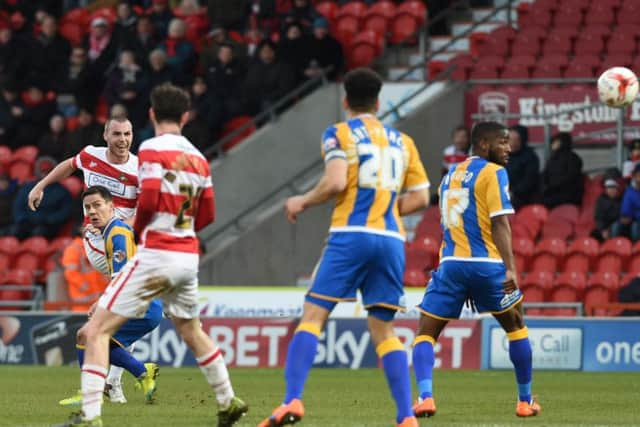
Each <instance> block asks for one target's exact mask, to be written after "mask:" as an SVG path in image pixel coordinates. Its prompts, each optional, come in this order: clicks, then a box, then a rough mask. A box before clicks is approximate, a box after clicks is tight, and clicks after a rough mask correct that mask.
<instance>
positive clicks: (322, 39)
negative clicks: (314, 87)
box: [305, 17, 344, 80]
mask: <svg viewBox="0 0 640 427" xmlns="http://www.w3.org/2000/svg"><path fill="white" fill-rule="evenodd" d="M309 53H310V55H309V65H308V67H307V68H306V70H305V75H306V76H307V77H308V78H313V77H315V76H316V75H318V74H319V72H320V69H322V68H327V67H331V70H330V71H329V73H328V75H327V77H329V79H330V80H336V79H337V78H338V76H339V75H340V73H341V72H342V68H343V66H344V55H343V53H342V46H341V45H340V43H339V42H338V40H336V39H335V38H334V37H333V36H332V35H331V34H329V22H328V21H327V20H326V19H325V18H324V17H318V18H316V19H315V20H314V21H313V37H311V41H310V42H309Z"/></svg>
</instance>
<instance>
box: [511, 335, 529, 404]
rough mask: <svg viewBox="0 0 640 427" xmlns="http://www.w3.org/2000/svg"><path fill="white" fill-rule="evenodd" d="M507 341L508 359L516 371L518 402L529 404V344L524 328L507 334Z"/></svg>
mask: <svg viewBox="0 0 640 427" xmlns="http://www.w3.org/2000/svg"><path fill="white" fill-rule="evenodd" d="M507 338H508V339H509V358H510V359H511V363H513V367H514V369H515V371H516V381H517V382H518V400H520V401H522V402H531V370H532V366H531V365H532V363H533V362H532V359H531V343H530V342H529V331H528V329H527V328H526V327H524V328H522V329H519V330H517V331H513V332H509V333H508V334H507Z"/></svg>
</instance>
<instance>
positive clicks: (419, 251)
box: [407, 237, 440, 270]
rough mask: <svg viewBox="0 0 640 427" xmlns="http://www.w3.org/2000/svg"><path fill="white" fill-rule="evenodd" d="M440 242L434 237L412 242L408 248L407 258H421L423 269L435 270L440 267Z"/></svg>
mask: <svg viewBox="0 0 640 427" xmlns="http://www.w3.org/2000/svg"><path fill="white" fill-rule="evenodd" d="M439 252H440V241H439V240H436V239H434V238H432V237H423V238H418V239H416V240H414V241H413V242H411V244H410V245H409V246H408V248H407V254H408V255H407V256H409V254H411V256H415V257H419V258H418V259H419V260H420V267H421V268H422V269H429V270H431V269H433V268H435V267H436V266H437V265H438V254H439Z"/></svg>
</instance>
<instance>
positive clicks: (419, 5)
mask: <svg viewBox="0 0 640 427" xmlns="http://www.w3.org/2000/svg"><path fill="white" fill-rule="evenodd" d="M401 15H407V16H411V17H413V18H414V19H415V20H416V24H417V26H418V27H419V26H422V25H423V24H424V22H425V21H426V20H427V8H426V7H425V5H424V3H423V2H422V1H420V0H407V1H403V2H401V3H400V4H398V6H397V7H396V18H397V17H398V16H401Z"/></svg>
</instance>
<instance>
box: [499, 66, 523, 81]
mask: <svg viewBox="0 0 640 427" xmlns="http://www.w3.org/2000/svg"><path fill="white" fill-rule="evenodd" d="M500 77H502V78H503V79H528V78H530V77H531V72H530V67H528V66H526V65H521V64H511V63H510V64H507V65H506V66H505V67H504V70H502V74H501V75H500Z"/></svg>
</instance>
